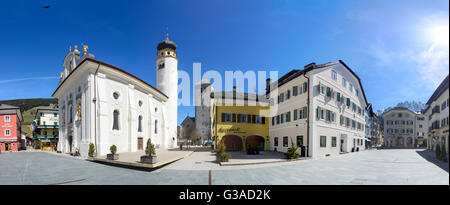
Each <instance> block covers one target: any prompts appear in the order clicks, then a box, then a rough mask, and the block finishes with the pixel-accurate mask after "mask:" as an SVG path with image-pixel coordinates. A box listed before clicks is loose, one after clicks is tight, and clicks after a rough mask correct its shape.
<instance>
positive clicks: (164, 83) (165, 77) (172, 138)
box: [156, 33, 178, 148]
mask: <svg viewBox="0 0 450 205" xmlns="http://www.w3.org/2000/svg"><path fill="white" fill-rule="evenodd" d="M176 49H177V44H175V43H174V42H173V41H171V40H169V34H168V33H166V39H165V40H164V41H161V42H160V43H159V44H158V47H157V55H158V58H157V59H156V86H157V88H158V90H160V91H161V92H163V93H164V94H165V95H167V96H168V97H169V99H168V100H167V102H166V113H167V117H166V122H165V125H166V129H167V133H166V134H165V137H164V142H163V146H164V147H165V148H173V147H176V146H177V122H178V121H177V117H178V116H177V114H178V112H177V110H178V59H177V52H176Z"/></svg>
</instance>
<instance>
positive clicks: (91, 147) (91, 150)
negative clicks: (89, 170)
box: [89, 143, 97, 157]
mask: <svg viewBox="0 0 450 205" xmlns="http://www.w3.org/2000/svg"><path fill="white" fill-rule="evenodd" d="M96 156H97V154H96V153H95V146H94V144H93V143H90V144H89V157H96Z"/></svg>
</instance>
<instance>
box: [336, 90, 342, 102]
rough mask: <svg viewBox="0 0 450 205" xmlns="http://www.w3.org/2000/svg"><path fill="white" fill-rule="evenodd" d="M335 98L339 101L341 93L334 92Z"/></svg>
mask: <svg viewBox="0 0 450 205" xmlns="http://www.w3.org/2000/svg"><path fill="white" fill-rule="evenodd" d="M336 100H337V101H338V102H341V93H339V92H337V93H336Z"/></svg>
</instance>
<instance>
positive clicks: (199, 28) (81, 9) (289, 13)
mask: <svg viewBox="0 0 450 205" xmlns="http://www.w3.org/2000/svg"><path fill="white" fill-rule="evenodd" d="M44 5H51V7H50V8H49V9H44V8H42V6H44ZM448 8H449V2H448V0H434V1H412V0H407V1H387V0H385V1H373V0H372V1H363V0H360V1H350V0H348V1H345V0H341V1H331V0H329V1H321V0H315V1H312V0H304V1H300V0H298V1H297V0H295V1H286V0H285V1H282V0H279V1H275V0H273V1H264V0H262V1H261V0H259V1H252V0H246V1H242V0H241V1H234V0H214V1H206V0H205V1H181V0H165V1H130V2H125V1H83V0H77V1H50V0H42V1H20V0H18V1H7V2H2V7H0V19H2V20H1V21H0V28H1V29H0V39H1V40H0V42H1V44H0V45H1V49H0V100H8V99H21V98H47V97H51V94H52V93H53V91H54V90H55V88H56V86H57V84H58V81H59V79H58V76H59V72H61V70H62V66H61V64H62V61H63V58H64V56H65V54H66V52H67V51H68V49H69V46H72V47H73V46H74V45H78V46H79V47H81V44H82V43H84V44H87V45H89V51H90V52H92V53H94V54H95V56H96V58H97V59H99V60H101V61H104V62H107V63H109V64H112V65H115V66H117V67H120V68H122V69H124V70H126V71H128V72H130V73H132V74H134V75H136V76H138V77H140V78H141V79H143V80H145V81H147V82H149V83H150V84H152V85H155V84H156V83H155V82H156V75H155V65H154V60H155V59H156V53H155V52H156V45H157V43H158V42H159V41H161V40H163V39H164V33H165V30H166V27H169V33H170V38H171V40H173V41H175V42H176V43H177V44H178V46H179V48H178V50H177V51H178V59H179V65H178V66H179V67H178V68H179V70H185V71H187V72H189V73H191V72H192V64H193V63H194V62H201V63H202V71H203V72H205V71H207V70H217V71H219V72H223V71H225V70H242V71H244V72H245V71H246V70H279V72H280V73H279V75H280V76H281V75H283V74H285V73H287V72H289V71H290V70H292V69H299V68H303V66H304V65H306V64H308V63H311V62H316V63H326V62H330V61H336V60H339V59H341V60H343V61H344V62H345V63H346V64H347V65H349V66H350V67H351V68H352V69H353V70H354V71H355V72H356V73H357V75H358V76H359V77H360V78H361V81H362V83H363V87H364V90H365V93H366V96H367V99H368V101H369V102H371V103H372V104H373V106H374V108H375V110H378V109H383V108H385V107H388V106H394V105H396V104H397V103H398V102H401V101H405V100H416V101H421V102H426V101H427V100H428V98H429V97H430V95H431V94H432V92H433V91H434V89H435V88H436V87H437V86H438V84H439V83H440V81H441V80H442V79H444V78H445V76H446V75H448V68H449V46H448V40H447V41H445V40H442V39H443V37H446V38H447V39H448V25H449V21H448V19H449V9H448ZM439 28H444V29H439ZM445 32H446V33H445ZM441 33H443V34H441ZM187 114H189V115H193V114H194V109H193V108H192V107H184V106H183V107H180V108H179V114H178V121H179V122H180V121H182V120H183V119H184V117H185V116H186V115H187Z"/></svg>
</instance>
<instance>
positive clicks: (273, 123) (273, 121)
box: [272, 117, 275, 126]
mask: <svg viewBox="0 0 450 205" xmlns="http://www.w3.org/2000/svg"><path fill="white" fill-rule="evenodd" d="M274 125H275V117H272V126H274Z"/></svg>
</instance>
